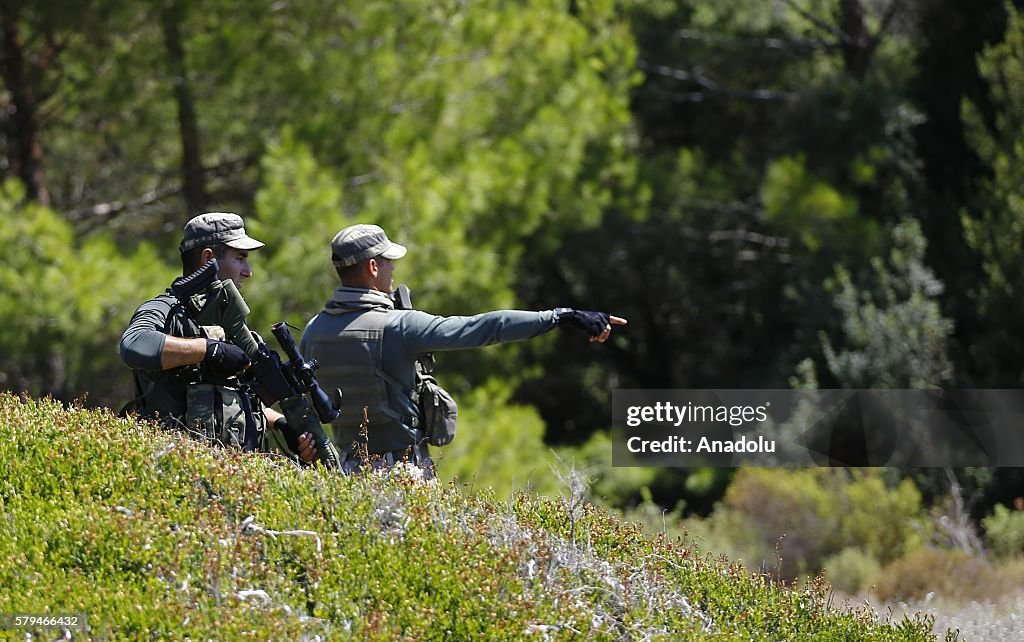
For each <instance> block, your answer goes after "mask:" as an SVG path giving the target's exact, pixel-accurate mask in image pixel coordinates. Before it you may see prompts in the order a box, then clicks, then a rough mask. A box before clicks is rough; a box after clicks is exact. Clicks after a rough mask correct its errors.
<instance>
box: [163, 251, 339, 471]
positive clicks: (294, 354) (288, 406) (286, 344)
mask: <svg viewBox="0 0 1024 642" xmlns="http://www.w3.org/2000/svg"><path fill="white" fill-rule="evenodd" d="M171 293H172V294H173V295H174V296H175V297H176V298H177V299H178V300H179V301H180V302H181V303H182V305H183V306H184V308H185V310H186V313H187V314H189V315H190V317H191V318H192V320H193V321H194V322H195V323H196V324H197V325H204V323H203V321H206V322H207V323H205V325H214V324H215V325H220V326H221V327H223V328H224V333H225V335H227V338H228V340H230V341H231V342H232V343H234V344H235V345H236V346H238V347H239V348H241V349H242V350H243V351H245V353H246V354H247V355H249V360H250V361H251V362H252V365H251V366H250V368H249V369H248V370H246V371H245V372H243V373H242V375H240V377H239V382H240V383H242V384H243V385H245V386H248V387H249V388H251V389H252V390H253V391H254V392H255V393H256V395H257V396H258V397H259V399H260V401H262V402H263V403H264V404H265V405H267V406H270V405H273V404H275V403H280V405H281V412H282V413H283V414H284V416H285V419H286V420H287V422H288V430H286V431H283V432H284V435H285V439H286V440H287V442H288V445H289V447H291V448H292V450H294V451H295V452H298V435H299V434H301V433H304V432H308V433H310V434H312V435H313V444H314V446H315V447H316V454H317V461H320V462H321V463H322V464H323V465H324V466H326V467H327V468H329V469H338V468H340V467H341V456H340V454H339V453H338V450H337V449H336V448H335V447H334V444H333V443H331V439H330V437H328V436H327V433H326V432H325V431H324V429H323V426H322V425H321V424H324V423H330V422H332V421H334V420H335V419H336V418H337V417H338V415H339V414H340V412H341V411H340V410H339V409H338V408H337V407H335V405H334V404H333V403H332V402H331V400H330V398H329V397H328V396H327V394H326V393H325V392H324V391H323V389H322V388H321V387H320V384H319V383H317V380H316V377H315V376H314V375H313V371H314V370H315V369H316V368H317V367H318V365H319V364H317V363H316V361H315V360H313V361H311V362H307V361H305V360H303V359H302V355H301V354H299V351H298V349H296V347H295V341H294V340H293V339H292V337H291V334H290V333H289V332H288V327H287V325H286V324H285V323H284V322H281V323H277V324H274V326H273V327H272V329H271V331H272V332H273V334H274V337H275V338H277V340H278V342H279V343H280V344H281V347H282V348H283V349H284V351H285V353H286V354H287V356H288V359H289V362H288V363H287V364H286V363H283V362H282V361H281V357H280V356H278V354H277V353H276V352H274V351H273V350H271V349H270V348H269V347H268V346H267V344H266V343H265V342H263V341H262V340H260V339H259V338H258V336H259V335H255V334H253V333H252V331H251V330H249V327H248V326H247V325H246V324H245V320H246V317H247V316H248V314H249V306H248V305H246V303H245V300H244V299H243V298H242V295H241V294H240V293H239V292H238V288H237V287H235V283H234V281H232V280H231V279H225V280H223V281H221V280H218V279H217V260H216V259H210V260H209V261H207V263H206V264H205V265H203V266H202V267H201V268H199V269H198V270H196V271H195V272H193V273H192V274H190V275H188V276H185V277H179V278H178V279H175V281H174V282H173V283H172V284H171ZM200 293H205V294H206V301H205V303H204V304H203V306H202V308H198V307H197V306H196V304H195V301H194V299H193V298H192V297H193V296H194V295H196V294H200ZM307 394H308V395H309V397H310V399H311V400H312V403H311V402H310V401H309V400H307V398H306V395H307ZM336 399H337V400H338V402H339V403H340V399H341V390H338V391H337V395H336Z"/></svg>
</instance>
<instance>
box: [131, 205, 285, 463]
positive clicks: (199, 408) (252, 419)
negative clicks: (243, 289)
mask: <svg viewBox="0 0 1024 642" xmlns="http://www.w3.org/2000/svg"><path fill="white" fill-rule="evenodd" d="M221 243H223V244H225V245H227V246H228V247H231V248H234V249H238V250H254V249H258V248H260V247H263V243H261V242H260V241H257V240H256V239H253V238H251V237H249V236H248V235H247V234H246V233H245V228H244V226H243V222H242V218H241V217H239V216H238V215H236V214H228V213H209V214H203V215H201V216H197V217H195V218H193V219H192V220H190V221H189V222H188V223H187V224H186V225H185V229H184V234H183V238H182V242H181V246H180V249H181V251H182V252H186V251H188V250H191V249H193V248H196V247H208V246H215V245H217V244H221ZM216 321H217V320H216V319H212V320H209V321H204V323H211V325H210V326H202V327H200V326H199V325H198V324H197V323H196V322H195V321H194V320H193V319H191V318H190V317H189V315H188V314H187V313H186V311H185V310H184V307H183V306H182V304H181V303H180V302H179V301H178V299H177V298H176V297H175V296H174V295H173V294H171V293H170V290H168V291H167V292H165V293H163V294H160V295H158V296H156V297H154V298H152V299H150V300H149V301H146V302H145V303H143V304H142V305H141V306H139V308H138V309H137V310H136V311H135V314H134V315H132V318H131V321H130V322H129V324H128V327H127V329H126V330H125V331H124V333H123V335H122V336H121V342H120V355H121V360H122V361H123V362H124V363H125V365H127V366H128V367H130V368H132V374H133V379H134V382H135V392H136V398H135V399H134V400H133V401H132V402H130V403H129V405H128V406H126V410H129V411H132V412H135V413H136V414H138V415H139V416H141V417H145V418H152V419H158V420H159V421H160V422H161V423H162V424H164V425H166V426H169V427H176V428H179V429H184V430H187V431H189V432H190V433H192V434H194V435H196V436H198V437H201V438H204V439H208V440H215V441H219V442H221V443H224V444H225V445H228V446H234V447H239V448H243V449H246V450H255V449H266V448H268V443H267V435H268V432H276V431H267V430H265V428H266V425H265V424H266V420H265V417H264V414H263V407H262V405H261V404H260V402H259V399H258V398H256V396H255V395H252V394H248V391H247V390H245V389H243V388H242V387H240V386H239V383H238V381H237V379H235V378H233V377H228V378H225V377H223V376H218V375H216V374H214V373H213V372H212V371H211V369H210V368H208V367H206V366H205V365H204V364H203V363H199V364H195V365H188V366H181V367H177V368H170V369H164V368H163V367H162V352H163V348H164V344H165V342H166V339H167V337H168V336H172V337H180V338H199V337H203V338H208V339H216V340H223V339H224V336H223V331H222V330H220V329H219V328H218V327H216V326H215V325H212V324H215V323H216ZM270 445H273V446H277V445H278V444H277V442H276V441H275V442H274V443H273V444H270Z"/></svg>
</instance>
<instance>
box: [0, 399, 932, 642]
mask: <svg viewBox="0 0 1024 642" xmlns="http://www.w3.org/2000/svg"><path fill="white" fill-rule="evenodd" d="M0 467H2V468H3V470H4V471H5V475H4V476H3V478H2V479H0V523H2V524H3V532H4V537H2V538H0V586H3V587H4V591H2V592H0V612H7V613H10V612H18V613H49V614H57V613H68V612H74V613H83V614H86V615H87V616H88V622H89V626H90V628H91V630H90V631H88V632H87V635H88V636H89V637H92V638H98V639H186V638H191V639H311V638H312V637H313V636H321V638H325V639H332V640H333V639H358V640H394V639H415V640H442V639H443V640H534V639H550V640H562V639H565V640H568V639H588V640H621V639H651V640H675V639H688V640H737V639H744V640H757V641H764V642H768V641H769V640H780V639H784V640H789V641H806V642H810V641H812V640H813V641H821V640H835V641H839V640H868V641H884V642H918V641H921V642H924V641H927V640H932V639H933V637H932V635H931V634H930V622H928V621H927V620H924V619H914V620H903V621H900V622H879V621H878V620H877V619H876V617H875V616H874V615H873V614H870V613H868V612H866V611H847V610H838V609H837V608H835V607H833V606H831V605H830V603H829V600H828V592H827V588H826V587H825V586H824V585H821V584H818V585H812V586H807V587H804V588H801V589H795V588H794V589H787V588H784V587H781V586H779V585H776V584H773V583H772V582H770V581H768V580H767V579H766V578H765V577H763V576H760V575H756V574H755V575H751V574H749V573H747V572H746V571H743V570H742V569H741V568H740V567H738V566H735V565H731V564H729V563H727V562H725V561H719V560H714V559H712V558H710V557H708V556H705V555H703V554H701V553H700V552H699V551H696V550H694V549H692V548H686V547H683V546H681V545H678V544H672V543H669V542H667V541H665V540H664V539H662V538H655V539H651V538H649V537H646V536H644V535H643V534H642V532H641V529H640V528H639V526H637V525H635V524H629V523H626V522H622V521H620V520H617V519H615V518H614V517H613V516H611V515H610V514H608V513H607V512H605V511H603V510H601V509H598V508H596V507H595V506H593V505H592V504H587V503H585V502H580V501H578V499H579V497H580V496H579V494H578V492H577V491H578V488H577V487H576V486H575V485H573V486H572V492H570V493H569V496H568V497H566V498H559V499H544V498H538V497H536V496H535V495H532V494H527V493H519V494H517V495H516V496H515V497H514V499H513V500H512V501H510V502H506V501H496V500H495V499H493V497H487V496H486V495H485V494H483V493H482V494H480V495H479V496H471V495H466V494H463V493H462V492H461V491H460V490H459V489H458V487H457V486H455V485H451V484H447V485H446V484H442V483H424V482H422V481H419V480H417V479H416V478H415V476H414V475H412V474H411V472H403V471H402V470H398V471H394V472H393V473H392V474H387V475H378V474H370V475H366V476H361V477H355V478H352V477H343V476H338V475H335V474H331V473H326V472H324V471H322V469H313V470H306V469H299V468H296V467H295V466H293V465H292V464H290V463H288V462H285V461H283V460H280V459H272V458H268V457H265V456H262V455H255V454H253V455H247V454H242V453H238V452H233V451H226V450H223V449H220V448H208V447H205V446H203V445H202V444H199V443H196V442H192V441H189V440H188V439H186V438H184V437H183V436H181V435H179V434H175V433H168V432H165V431H162V430H160V429H158V428H156V427H155V426H152V425H149V424H136V423H134V422H132V421H130V420H126V419H119V418H116V417H113V416H111V415H110V414H109V413H108V412H105V411H103V412H100V411H85V410H81V409H74V408H71V409H68V408H63V407H61V406H60V405H59V404H57V403H55V402H53V401H50V400H44V401H40V402H35V401H31V400H27V399H25V400H22V399H18V398H15V397H12V396H10V395H6V394H0ZM19 633H24V632H19ZM76 637H77V635H76Z"/></svg>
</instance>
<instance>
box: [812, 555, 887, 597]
mask: <svg viewBox="0 0 1024 642" xmlns="http://www.w3.org/2000/svg"><path fill="white" fill-rule="evenodd" d="M822 568H823V570H824V573H825V579H827V580H828V582H829V584H831V585H832V586H834V587H835V588H837V589H839V590H840V591H843V592H844V593H847V594H849V595H853V594H855V593H857V592H859V591H861V590H863V589H865V588H867V587H869V586H871V584H872V581H873V580H874V578H875V577H877V576H878V572H879V570H881V565H880V564H879V563H878V560H876V559H875V558H874V557H872V556H871V554H870V553H865V552H864V551H863V550H861V549H859V548H853V547H850V548H844V549H843V550H841V551H839V552H838V553H836V554H835V555H832V556H831V557H828V558H826V559H825V560H824V562H822Z"/></svg>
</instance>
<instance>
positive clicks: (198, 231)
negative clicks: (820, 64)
mask: <svg viewBox="0 0 1024 642" xmlns="http://www.w3.org/2000/svg"><path fill="white" fill-rule="evenodd" d="M217 243H223V244H224V245H227V246H228V247H233V248H235V249H236V250H258V249H259V248H261V247H263V243H261V242H259V241H257V240H256V239H254V238H252V237H251V236H249V235H247V234H246V233H245V225H244V223H243V222H242V217H241V216H239V215H238V214H231V213H228V212H209V213H207V214H200V215H199V216H196V217H195V218H193V219H192V220H191V221H189V222H188V223H185V232H184V234H182V237H181V245H180V246H179V247H178V249H179V250H181V252H183V253H184V252H187V251H189V250H191V249H192V248H195V247H206V246H210V245H216V244H217Z"/></svg>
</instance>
